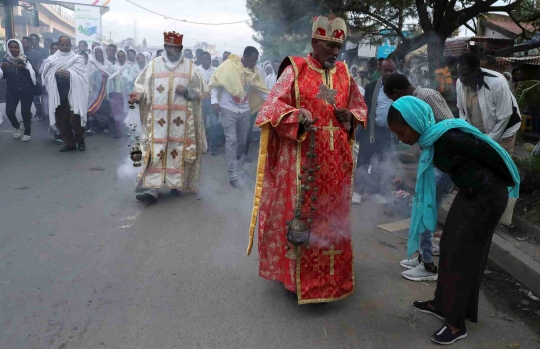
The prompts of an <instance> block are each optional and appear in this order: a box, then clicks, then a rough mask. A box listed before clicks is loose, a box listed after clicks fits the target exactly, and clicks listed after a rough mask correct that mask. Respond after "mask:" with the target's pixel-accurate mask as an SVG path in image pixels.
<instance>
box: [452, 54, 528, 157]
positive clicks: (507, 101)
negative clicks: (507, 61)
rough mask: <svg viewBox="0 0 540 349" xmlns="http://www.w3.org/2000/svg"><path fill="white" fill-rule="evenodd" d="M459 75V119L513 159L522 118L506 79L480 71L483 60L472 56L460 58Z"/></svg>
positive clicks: (490, 72)
mask: <svg viewBox="0 0 540 349" xmlns="http://www.w3.org/2000/svg"><path fill="white" fill-rule="evenodd" d="M457 73H458V77H459V80H458V81H457V84H456V90H457V106H458V108H459V116H460V118H461V119H465V120H467V121H468V122H469V123H470V124H471V125H473V126H475V127H477V128H478V129H479V130H480V131H482V132H483V133H485V134H486V135H487V136H488V137H490V138H491V139H493V140H494V141H496V142H498V143H499V144H500V145H501V147H503V148H504V149H505V150H506V151H507V152H508V153H509V154H510V155H512V154H513V153H514V144H515V142H516V133H517V131H518V130H519V128H520V125H521V115H520V114H519V108H518V104H517V101H516V99H515V98H514V95H513V94H512V92H511V91H510V87H509V86H508V82H507V80H506V78H505V77H504V76H503V75H501V74H499V73H497V72H495V71H493V70H488V69H483V68H480V60H479V59H478V57H476V56H475V55H474V54H471V53H466V54H464V55H462V56H461V57H459V62H458V68H457Z"/></svg>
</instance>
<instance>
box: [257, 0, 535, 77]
mask: <svg viewBox="0 0 540 349" xmlns="http://www.w3.org/2000/svg"><path fill="white" fill-rule="evenodd" d="M452 4H453V5H454V6H453V8H452V6H451V5H452ZM518 5H523V6H518ZM539 8H540V4H539V0H504V1H497V0H461V1H459V0H458V1H450V0H425V1H424V0H371V1H365V0H247V9H248V12H249V14H250V17H251V19H252V24H251V25H252V27H253V29H254V30H255V32H256V33H257V34H256V35H255V36H254V39H255V41H257V42H258V43H259V44H260V45H261V46H262V48H263V50H264V52H265V57H266V58H267V59H270V58H282V57H284V56H287V55H304V54H305V53H307V52H309V38H310V34H311V21H312V18H313V17H314V16H317V15H328V14H330V13H333V14H335V15H338V16H340V17H343V18H345V19H346V20H347V21H348V25H349V38H348V40H349V41H352V42H360V41H362V40H369V41H371V43H372V44H377V43H380V42H381V41H382V40H383V39H384V38H385V37H387V36H388V37H391V38H392V40H393V43H394V44H397V45H398V47H397V49H396V51H395V53H394V55H395V56H398V57H403V56H405V55H406V54H407V53H409V52H411V51H413V50H416V49H417V48H419V47H421V46H423V45H425V44H426V43H427V44H428V54H429V56H430V60H431V61H430V66H431V65H434V67H435V65H436V64H438V63H439V62H438V60H436V57H440V56H442V50H443V49H444V41H445V40H446V38H448V37H452V36H455V35H456V34H457V33H458V31H457V30H458V29H459V28H460V27H461V26H462V25H464V24H466V23H468V22H471V21H472V20H474V19H475V18H478V17H479V16H480V17H481V16H483V15H484V14H485V13H487V12H490V11H502V12H507V13H509V14H510V13H511V14H512V15H513V16H514V18H520V19H523V18H527V19H529V20H533V19H534V18H536V17H538V18H537V19H538V20H539V21H540V11H539ZM539 23H540V22H539ZM434 67H432V68H434Z"/></svg>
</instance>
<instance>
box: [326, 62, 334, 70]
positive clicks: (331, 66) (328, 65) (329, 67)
mask: <svg viewBox="0 0 540 349" xmlns="http://www.w3.org/2000/svg"><path fill="white" fill-rule="evenodd" d="M324 67H325V68H326V69H334V68H335V67H336V63H330V62H324Z"/></svg>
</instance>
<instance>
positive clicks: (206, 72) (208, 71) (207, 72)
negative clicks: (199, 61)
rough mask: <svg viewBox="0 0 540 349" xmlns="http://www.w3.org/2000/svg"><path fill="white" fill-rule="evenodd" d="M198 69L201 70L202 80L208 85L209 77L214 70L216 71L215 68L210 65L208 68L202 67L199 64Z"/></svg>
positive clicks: (210, 77)
mask: <svg viewBox="0 0 540 349" xmlns="http://www.w3.org/2000/svg"><path fill="white" fill-rule="evenodd" d="M199 71H200V72H201V75H202V77H203V79H204V82H206V84H207V85H208V84H209V83H210V79H212V75H214V72H215V71H216V68H215V67H212V66H210V68H208V69H204V68H203V66H202V65H200V66H199Z"/></svg>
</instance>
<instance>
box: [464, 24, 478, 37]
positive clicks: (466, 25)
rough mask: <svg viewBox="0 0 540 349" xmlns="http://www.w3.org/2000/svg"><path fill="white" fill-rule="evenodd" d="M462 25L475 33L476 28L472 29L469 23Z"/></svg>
mask: <svg viewBox="0 0 540 349" xmlns="http://www.w3.org/2000/svg"><path fill="white" fill-rule="evenodd" d="M464 26H465V27H466V28H467V29H469V30H470V31H472V32H473V33H474V34H477V33H476V29H474V28H473V27H471V26H470V25H469V23H465V24H464Z"/></svg>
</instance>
